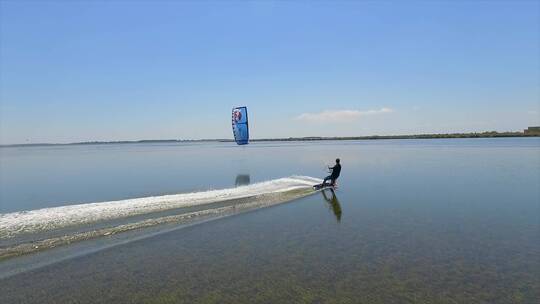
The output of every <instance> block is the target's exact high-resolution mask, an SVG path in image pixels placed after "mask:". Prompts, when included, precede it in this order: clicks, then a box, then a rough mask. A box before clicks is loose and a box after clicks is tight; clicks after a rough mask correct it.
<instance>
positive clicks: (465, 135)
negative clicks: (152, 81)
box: [0, 131, 540, 147]
mask: <svg viewBox="0 0 540 304" xmlns="http://www.w3.org/2000/svg"><path fill="white" fill-rule="evenodd" d="M493 137H540V132H496V131H489V132H480V133H477V132H473V133H448V134H415V135H369V136H346V137H343V136H335V137H323V136H308V137H287V138H258V139H251V140H250V141H251V142H264V141H323V140H377V139H437V138H439V139H440V138H493ZM185 142H234V140H233V139H148V140H122V141H85V142H74V143H32V144H10V145H0V147H22V146H70V145H107V144H144V143H185Z"/></svg>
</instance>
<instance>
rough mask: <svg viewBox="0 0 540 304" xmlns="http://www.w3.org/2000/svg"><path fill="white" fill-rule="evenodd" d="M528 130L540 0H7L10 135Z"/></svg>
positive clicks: (6, 134)
mask: <svg viewBox="0 0 540 304" xmlns="http://www.w3.org/2000/svg"><path fill="white" fill-rule="evenodd" d="M242 105H245V106H247V107H248V110H249V118H250V132H251V137H252V138H271V137H298V136H363V135H390V134H419V133H452V132H482V131H491V130H495V131H519V130H523V129H524V128H527V127H528V126H534V125H540V1H342V2H339V1H328V2H326V1H277V2H272V1H217V2H213V1H194V2H190V1H141V0H139V1H135V0H134V1H24V0H22V1H5V0H0V144H16V143H43V142H49V143H67V142H80V141H115V140H140V139H202V138H232V132H231V108H232V107H234V106H242Z"/></svg>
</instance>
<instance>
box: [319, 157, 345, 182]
mask: <svg viewBox="0 0 540 304" xmlns="http://www.w3.org/2000/svg"><path fill="white" fill-rule="evenodd" d="M328 169H330V170H332V173H331V174H330V175H328V176H327V177H325V178H324V180H323V182H322V184H323V186H326V181H328V180H329V181H330V184H329V185H330V186H334V185H335V184H336V180H337V178H338V177H339V174H340V173H341V165H340V164H339V158H336V165H335V166H333V167H328Z"/></svg>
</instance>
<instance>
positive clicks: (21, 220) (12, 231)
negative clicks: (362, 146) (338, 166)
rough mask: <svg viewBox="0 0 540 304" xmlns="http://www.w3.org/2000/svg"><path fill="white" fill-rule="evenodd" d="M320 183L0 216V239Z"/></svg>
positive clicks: (277, 182) (305, 180)
mask: <svg viewBox="0 0 540 304" xmlns="http://www.w3.org/2000/svg"><path fill="white" fill-rule="evenodd" d="M320 182H321V180H320V179H318V178H313V177H308V176H291V177H287V178H279V179H274V180H270V181H266V182H260V183H255V184H251V185H247V186H241V187H237V188H229V189H221V190H210V191H203V192H193V193H182V194H175V195H163V196H151V197H143V198H135V199H126V200H119V201H109V202H99V203H88V204H78V205H68V206H61V207H54V208H44V209H37V210H31V211H20V212H12V213H6V214H0V239H6V238H11V237H14V236H17V235H19V234H22V233H32V232H40V231H48V230H52V229H58V228H63V227H69V226H74V225H81V224H89V223H95V222H99V221H104V220H113V219H119V218H124V217H129V216H134V215H143V214H148V213H152V212H159V211H165V210H172V209H176V208H182V207H190V206H196V205H203V204H210V203H216V202H221V201H227V200H233V199H241V198H247V197H252V196H259V195H265V194H275V193H280V192H287V191H291V190H296V189H306V188H309V187H311V186H312V185H314V184H317V183H320Z"/></svg>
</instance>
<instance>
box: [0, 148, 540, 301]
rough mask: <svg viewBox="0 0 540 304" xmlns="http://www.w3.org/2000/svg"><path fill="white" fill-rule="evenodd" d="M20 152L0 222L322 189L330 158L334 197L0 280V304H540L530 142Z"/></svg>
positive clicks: (539, 174)
mask: <svg viewBox="0 0 540 304" xmlns="http://www.w3.org/2000/svg"><path fill="white" fill-rule="evenodd" d="M10 149H11V150H10ZM25 149H27V148H2V150H1V151H2V156H1V160H2V179H1V181H2V186H1V187H2V189H1V190H2V194H1V195H2V196H1V198H2V212H4V213H6V212H14V211H19V210H29V209H36V208H43V207H52V206H62V205H66V204H75V203H81V202H96V201H111V200H118V199H125V198H133V197H144V196H149V195H162V194H174V193H180V192H187V191H193V190H207V189H218V188H227V187H234V186H235V185H236V184H238V183H244V184H245V183H247V181H249V182H250V183H254V182H259V181H264V180H271V179H275V178H281V177H285V176H290V175H294V174H301V175H309V176H318V177H322V176H324V174H325V172H324V170H323V167H324V165H325V163H330V162H331V160H332V159H333V158H335V157H340V158H341V159H342V163H343V173H342V177H341V179H340V180H339V189H338V190H337V191H336V193H335V194H334V195H333V194H332V193H331V192H329V191H327V192H326V193H325V195H326V197H325V196H323V195H322V194H321V193H317V194H315V195H311V196H308V197H304V198H300V199H297V200H293V201H291V202H289V203H286V204H282V205H278V206H275V207H271V208H266V209H259V210H256V211H252V212H249V213H243V214H240V215H235V216H231V217H227V218H221V219H218V220H214V221H210V222H206V223H203V224H199V225H195V226H189V227H186V228H184V229H179V230H173V231H170V232H167V233H160V234H157V235H154V236H152V237H150V238H145V239H141V240H137V241H132V242H126V243H123V244H121V245H118V246H114V247H110V248H108V249H104V250H100V251H98V252H94V253H91V254H87V255H84V256H79V257H77V258H72V259H67V260H64V261H62V262H58V263H55V264H52V265H48V266H45V267H41V268H37V269H34V270H32V271H27V272H23V273H20V274H18V275H14V276H11V277H9V278H6V279H3V280H0V294H2V295H3V297H4V299H5V301H3V302H7V303H17V302H23V301H24V302H28V303H32V302H39V303H44V302H51V303H53V302H54V303H59V302H112V301H120V302H130V301H132V302H148V303H172V302H175V303H176V302H180V303H182V302H184V303H244V302H245V303H268V302H291V301H292V302H307V303H318V302H323V303H347V302H349V303H358V302H361V303H409V302H410V303H456V302H457V303H535V301H536V299H538V298H540V275H539V273H540V271H539V270H540V190H539V187H538V186H539V185H540V141H539V139H537V138H513V139H448V140H378V141H350V142H309V143H256V144H253V145H250V146H248V147H245V148H244V147H234V146H230V144H225V143H223V144H214V143H212V144H202V145H195V146H185V145H177V144H175V145H112V146H73V147H71V146H69V147H58V149H59V152H58V150H55V149H57V148H56V147H53V148H50V147H32V148H28V149H29V150H25ZM51 149H52V150H51ZM6 151H7V152H6ZM43 151H45V152H43ZM53 151H56V152H53ZM57 153H58V154H57ZM42 154H43V155H42ZM203 160H204V161H203ZM45 173H47V174H45ZM43 175H47V177H48V178H47V179H42V178H43ZM238 176H241V177H238ZM247 176H249V177H247ZM179 180H181V181H182V182H178V181H179ZM41 181H42V182H41ZM23 185H25V186H24V187H23ZM19 186H20V187H19ZM26 189H29V191H30V193H32V194H31V195H29V194H28V193H26V192H25V190H26ZM64 189H65V190H66V191H64ZM85 189H86V190H85ZM99 189H102V190H99ZM4 190H5V191H4ZM44 256H45V255H44ZM36 257H37V258H38V259H39V255H36ZM34 258H35V257H34ZM28 286H32V287H31V288H29V287H28Z"/></svg>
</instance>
